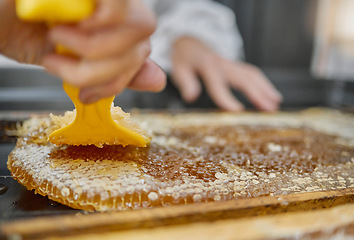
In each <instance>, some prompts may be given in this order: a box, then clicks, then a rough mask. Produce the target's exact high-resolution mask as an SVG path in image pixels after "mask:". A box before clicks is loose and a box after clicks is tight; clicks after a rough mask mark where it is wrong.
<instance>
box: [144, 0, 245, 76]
mask: <svg viewBox="0 0 354 240" xmlns="http://www.w3.org/2000/svg"><path fill="white" fill-rule="evenodd" d="M144 2H145V4H146V5H147V6H149V7H150V8H151V9H152V10H153V11H154V12H155V13H156V16H157V29H156V31H155V33H154V34H153V35H152V37H151V45H152V53H151V56H150V57H151V59H152V60H154V61H155V62H156V63H157V64H159V65H160V66H161V67H162V68H163V69H164V70H165V71H169V70H171V48H172V46H173V43H174V41H175V40H177V39H178V38H179V37H181V36H191V37H195V38H197V39H199V40H201V41H203V42H204V43H205V44H206V45H207V46H208V47H209V48H210V49H212V50H213V51H214V52H215V53H217V54H219V55H220V56H222V57H225V58H227V59H230V60H236V59H240V58H243V55H244V53H243V42H242V38H241V35H240V33H239V32H238V29H237V27H236V20H235V15H234V13H233V11H232V10H231V9H229V8H228V7H226V6H224V5H222V4H220V3H217V2H214V1H212V0H144Z"/></svg>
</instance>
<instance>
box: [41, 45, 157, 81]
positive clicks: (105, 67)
mask: <svg viewBox="0 0 354 240" xmlns="http://www.w3.org/2000/svg"><path fill="white" fill-rule="evenodd" d="M149 53H150V44H149V42H147V41H146V42H143V43H140V44H139V45H138V46H136V47H135V48H134V49H132V50H131V51H128V52H125V53H124V54H121V55H118V56H114V57H111V58H104V59H100V60H87V59H75V58H71V57H67V56H62V55H50V56H47V57H46V58H45V59H44V61H43V65H44V66H45V67H46V68H47V69H48V71H50V72H51V73H53V74H56V75H59V76H61V77H62V78H63V80H64V81H65V82H66V83H68V84H70V85H74V86H77V87H89V86H93V85H97V84H99V83H105V82H107V81H110V80H111V79H112V78H114V77H116V76H118V75H121V74H124V72H126V71H129V69H130V68H134V69H136V67H138V69H139V68H140V67H141V66H142V64H143V63H144V62H145V59H146V58H147V57H148V55H149Z"/></svg>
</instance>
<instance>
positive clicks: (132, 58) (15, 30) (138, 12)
mask: <svg viewBox="0 0 354 240" xmlns="http://www.w3.org/2000/svg"><path fill="white" fill-rule="evenodd" d="M14 2H15V1H13V0H0V27H3V28H0V29H1V30H0V40H1V41H0V42H1V43H2V44H1V45H0V52H2V53H3V54H5V55H7V56H9V57H11V58H14V59H16V60H18V61H20V62H25V63H33V64H41V65H43V66H45V67H46V68H47V70H48V71H49V72H51V73H53V74H55V75H58V76H59V77H61V78H63V80H64V81H65V82H66V83H68V84H70V85H73V86H77V87H79V88H80V95H79V97H80V99H81V100H82V101H83V102H85V103H91V102H95V101H97V100H98V99H100V98H103V97H108V96H112V95H114V94H118V93H120V92H121V91H123V90H124V88H126V87H129V88H132V89H135V90H145V91H159V90H161V89H162V88H163V87H164V86H165V75H164V73H163V72H162V70H161V69H160V68H159V67H158V66H157V65H156V64H155V63H153V62H152V61H151V60H150V59H148V55H149V54H150V43H149V39H148V38H149V36H150V35H151V34H152V32H153V31H154V29H155V19H154V16H153V14H152V13H151V12H150V10H148V9H147V8H146V7H145V6H144V5H143V4H142V3H141V1H140V0H97V8H96V10H95V12H94V13H93V15H92V16H91V17H89V18H88V19H86V20H83V21H82V22H80V23H78V24H65V25H57V26H55V27H53V28H51V29H48V27H47V26H46V25H45V24H44V23H25V22H23V21H21V20H19V19H18V18H17V17H16V15H15V5H14ZM56 44H60V45H62V46H64V47H66V48H67V49H69V50H70V51H72V52H73V53H74V54H75V55H76V56H75V57H72V56H64V55H59V54H56V53H55V50H54V46H55V45H56Z"/></svg>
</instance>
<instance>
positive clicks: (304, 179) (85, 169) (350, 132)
mask: <svg viewBox="0 0 354 240" xmlns="http://www.w3.org/2000/svg"><path fill="white" fill-rule="evenodd" d="M135 120H136V121H137V122H138V123H139V124H140V126H141V127H142V128H144V129H145V130H146V132H148V134H149V135H150V136H151V139H152V140H151V142H150V145H149V146H148V147H147V148H139V147H133V146H127V147H122V146H107V145H106V146H103V147H102V148H98V147H95V146H55V145H52V144H50V143H47V141H45V139H47V137H48V131H47V130H48V129H49V128H51V127H52V124H53V122H52V121H51V120H50V119H48V118H43V119H32V120H30V121H29V122H27V124H29V125H30V126H31V127H30V128H29V130H28V131H27V132H26V133H25V135H24V136H23V137H21V138H20V139H19V140H18V142H17V146H16V148H15V149H14V150H13V152H12V153H11V154H10V156H9V161H8V168H9V169H10V171H11V172H12V175H13V176H14V177H15V178H16V179H17V180H18V181H19V182H20V183H22V184H23V185H25V186H26V187H27V188H28V189H30V190H32V189H34V190H35V191H36V193H39V194H41V195H47V196H48V198H50V199H52V200H55V201H58V202H60V203H63V204H66V205H68V206H71V207H73V208H78V209H83V210H99V211H105V210H112V209H115V210H125V209H139V208H150V207H155V206H169V205H179V204H189V203H202V202H211V201H226V200H235V199H243V198H253V197H259V196H270V195H284V194H290V193H299V192H314V191H326V190H338V189H343V188H353V187H354V178H353V174H352V173H353V172H354V125H353V116H352V115H348V114H343V113H340V112H336V111H332V110H318V109H315V110H308V111H304V112H298V113H277V114H263V113H262V114H261V113H244V114H231V113H229V114H227V113H194V114H176V115H170V114H137V115H136V116H135Z"/></svg>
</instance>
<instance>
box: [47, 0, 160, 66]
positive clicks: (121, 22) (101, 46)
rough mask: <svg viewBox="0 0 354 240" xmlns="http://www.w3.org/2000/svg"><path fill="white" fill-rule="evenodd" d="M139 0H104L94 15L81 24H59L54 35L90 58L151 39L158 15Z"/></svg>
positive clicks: (102, 55)
mask: <svg viewBox="0 0 354 240" xmlns="http://www.w3.org/2000/svg"><path fill="white" fill-rule="evenodd" d="M136 2H137V1H135V0H130V1H122V0H121V1H117V0H101V1H99V3H101V4H100V5H99V6H101V7H99V8H98V10H97V11H96V12H95V14H94V15H93V16H92V17H91V18H89V19H87V20H85V21H83V22H82V23H80V24H79V25H78V26H77V25H61V26H56V27H54V28H53V29H52V30H51V31H50V38H51V40H52V41H53V42H55V43H57V44H61V45H63V46H65V47H67V48H68V49H70V50H71V51H72V52H74V53H75V54H77V55H79V56H82V57H85V58H88V59H99V58H103V57H110V56H112V55H116V54H119V53H121V52H123V51H126V50H127V49H129V48H131V47H133V46H134V45H135V44H137V43H138V42H140V41H141V40H144V39H147V38H148V37H149V36H150V35H151V34H152V33H153V31H154V29H155V27H156V23H155V19H154V15H153V14H152V13H151V12H150V10H148V9H146V8H144V6H143V5H142V4H137V3H136ZM118 9H119V10H118Z"/></svg>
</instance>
